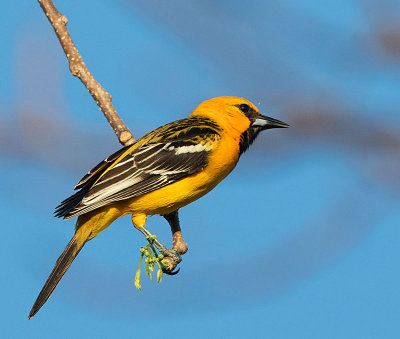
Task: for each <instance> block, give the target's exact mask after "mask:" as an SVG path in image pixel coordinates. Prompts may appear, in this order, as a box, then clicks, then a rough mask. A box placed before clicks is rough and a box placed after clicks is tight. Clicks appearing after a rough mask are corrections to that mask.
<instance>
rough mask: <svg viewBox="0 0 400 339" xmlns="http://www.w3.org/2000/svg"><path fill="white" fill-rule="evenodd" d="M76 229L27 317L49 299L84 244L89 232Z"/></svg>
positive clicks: (31, 315)
mask: <svg viewBox="0 0 400 339" xmlns="http://www.w3.org/2000/svg"><path fill="white" fill-rule="evenodd" d="M81 230H82V229H80V230H78V232H77V233H75V235H74V236H73V237H72V239H71V241H70V242H69V243H68V245H67V247H66V248H65V250H64V252H63V253H62V254H61V255H60V257H59V258H58V259H57V262H56V264H55V265H54V268H53V270H52V271H51V273H50V276H49V277H48V278H47V281H46V282H45V284H44V286H43V288H42V290H41V291H40V293H39V296H38V297H37V299H36V301H35V303H34V304H33V306H32V309H31V311H30V313H29V316H28V319H31V318H33V316H34V315H35V314H36V313H37V312H38V311H39V310H40V308H41V307H42V306H43V305H44V303H45V302H46V301H47V299H49V297H50V296H51V294H52V293H53V291H54V289H55V288H56V287H57V285H58V283H59V282H60V280H61V278H62V277H63V276H64V274H65V272H66V271H67V269H68V268H69V266H70V265H71V264H72V261H73V260H74V259H75V257H76V256H77V255H78V253H79V251H80V250H81V249H82V247H83V246H84V245H85V243H86V241H87V239H88V236H89V234H87V235H84V234H83V233H82V232H79V231H81Z"/></svg>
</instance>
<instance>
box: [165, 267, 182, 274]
mask: <svg viewBox="0 0 400 339" xmlns="http://www.w3.org/2000/svg"><path fill="white" fill-rule="evenodd" d="M180 270H181V269H180V268H178V269H177V270H175V268H174V269H173V270H172V271H170V270H167V269H166V268H163V269H162V271H163V273H164V274H166V275H177V274H178V273H179V271H180Z"/></svg>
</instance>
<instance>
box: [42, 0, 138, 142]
mask: <svg viewBox="0 0 400 339" xmlns="http://www.w3.org/2000/svg"><path fill="white" fill-rule="evenodd" d="M38 2H39V4H40V7H42V9H43V11H44V13H45V14H46V16H47V19H48V20H49V22H50V24H51V25H52V26H53V28H54V31H55V33H56V35H57V38H58V40H59V41H60V44H61V47H62V48H63V50H64V53H65V55H66V56H67V59H68V63H69V69H70V71H71V73H72V75H74V76H76V77H78V78H79V79H80V80H81V81H82V83H83V84H84V85H85V86H86V88H87V89H88V91H89V93H90V94H91V95H92V97H93V99H94V101H95V102H96V104H97V105H98V106H99V108H100V109H101V111H102V112H103V113H104V116H105V117H106V118H107V120H108V123H109V124H110V126H111V128H112V129H113V131H114V133H115V134H116V135H117V137H118V140H119V142H120V143H121V144H123V145H125V146H127V145H130V144H132V143H134V142H135V138H134V137H133V135H132V133H131V132H130V131H129V129H128V127H126V125H125V124H124V122H123V121H122V120H121V118H120V117H119V116H118V114H117V112H116V110H115V108H114V106H113V104H112V103H111V100H112V97H111V95H110V94H109V93H108V92H107V91H106V90H105V89H104V88H103V87H101V85H100V84H99V83H98V82H97V81H96V79H95V78H94V77H93V75H92V74H91V73H90V71H89V70H88V69H87V67H86V65H85V63H84V62H83V60H82V57H81V56H80V54H79V52H78V50H77V48H76V47H75V44H74V42H73V41H72V39H71V36H70V35H69V32H68V29H67V18H66V17H65V15H62V14H61V13H60V12H59V11H58V10H57V8H56V7H55V6H54V4H53V2H52V1H51V0H38Z"/></svg>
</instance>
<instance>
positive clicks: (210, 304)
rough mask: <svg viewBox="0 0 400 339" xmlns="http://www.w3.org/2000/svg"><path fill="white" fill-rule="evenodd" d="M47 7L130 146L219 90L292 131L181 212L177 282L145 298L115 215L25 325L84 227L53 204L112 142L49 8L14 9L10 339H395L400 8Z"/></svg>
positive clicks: (135, 244) (4, 315)
mask: <svg viewBox="0 0 400 339" xmlns="http://www.w3.org/2000/svg"><path fill="white" fill-rule="evenodd" d="M55 4H56V6H57V7H58V9H59V10H60V12H61V13H63V14H65V15H66V16H67V18H68V20H69V24H68V28H69V31H70V33H71V36H72V38H73V40H74V42H75V43H76V45H77V47H78V49H79V51H80V53H81V55H82V57H83V59H84V61H85V63H86V65H87V66H88V68H89V69H90V71H91V72H92V73H93V74H94V76H95V77H96V79H97V80H98V81H99V82H100V83H101V84H102V85H103V86H104V87H105V89H106V90H107V91H109V92H110V93H111V94H112V95H113V103H114V105H115V107H116V109H117V111H118V113H119V114H120V116H121V117H122V119H123V120H124V122H125V123H126V124H127V125H128V127H129V128H130V129H131V131H132V132H133V134H134V135H135V137H140V136H142V135H143V134H145V133H146V132H148V131H150V130H152V129H154V128H156V127H158V126H160V125H162V124H165V123H167V122H170V121H173V120H177V119H180V118H183V117H186V116H187V115H188V114H189V113H190V112H191V111H192V110H193V109H194V108H195V107H196V106H197V105H198V104H199V103H200V102H202V101H203V100H206V99H209V98H211V97H216V96H222V95H234V96H241V97H245V98H247V99H249V100H250V101H252V102H253V103H254V104H256V105H257V106H258V107H259V108H260V111H261V112H263V113H264V114H266V115H269V116H272V117H275V118H277V119H280V120H283V121H285V122H287V123H289V124H290V125H291V127H290V129H286V130H271V131H267V132H265V133H263V134H262V135H261V136H260V137H259V138H258V140H257V141H256V143H255V144H254V145H253V147H251V148H250V150H249V151H248V152H247V153H245V154H244V156H243V157H242V158H241V161H240V162H239V164H238V166H237V168H236V169H235V171H234V172H233V173H232V174H231V175H230V176H229V177H228V178H227V179H226V180H224V181H223V182H222V183H221V184H220V185H219V186H218V187H217V188H216V189H215V190H213V191H212V192H211V193H210V194H208V195H207V196H206V197H204V198H202V199H200V200H199V201H197V202H195V203H193V204H191V205H190V206H187V207H185V208H184V209H182V210H181V223H182V227H183V234H184V237H185V240H186V241H187V242H188V244H189V252H188V253H187V254H186V255H185V256H184V258H183V262H182V263H181V265H180V266H181V272H180V273H179V274H178V275H177V276H174V277H165V278H164V280H163V282H162V283H161V284H160V285H158V284H157V283H156V282H155V281H153V282H149V281H148V279H147V278H145V277H143V279H142V287H143V290H142V291H141V292H139V291H137V290H136V288H135V287H134V285H133V280H134V275H135V272H136V269H137V264H138V261H139V248H140V246H143V245H145V243H146V242H145V240H144V239H143V237H142V235H141V234H139V232H137V231H136V230H134V229H133V227H132V225H131V223H130V219H129V217H125V218H121V219H120V220H118V221H117V222H115V223H114V224H113V225H112V227H110V228H109V229H107V230H106V231H104V232H103V233H102V234H101V235H99V236H98V237H97V238H96V239H95V240H94V241H92V242H90V243H88V244H87V245H86V246H85V248H84V249H83V251H82V252H81V253H80V255H79V256H78V258H77V259H76V260H75V262H74V264H73V265H72V266H71V268H70V270H69V271H68V272H67V274H66V276H65V277H64V279H63V280H62V282H61V284H60V285H59V286H58V288H57V289H56V291H55V293H54V294H53V295H52V297H51V298H50V300H49V301H48V303H47V304H46V305H45V306H44V307H43V308H42V309H41V311H40V312H39V313H38V314H37V315H36V317H35V318H34V319H33V320H31V321H28V320H26V319H27V316H28V312H29V310H30V308H31V306H32V304H33V302H34V300H35V298H36V296H37V294H38V292H39V290H40V289H41V287H42V285H43V283H44V282H45V280H46V279H47V276H48V274H49V273H50V271H51V269H52V267H53V265H54V263H55V260H56V259H57V257H58V255H59V254H60V253H61V252H62V250H63V249H64V247H65V245H66V244H67V243H68V241H69V239H70V237H71V236H72V235H73V230H74V223H75V220H68V221H62V220H59V219H55V218H53V216H52V212H53V210H54V207H55V206H57V205H58V203H59V202H60V201H61V200H63V199H64V198H66V197H68V196H69V195H70V194H71V193H72V192H73V191H72V189H73V187H74V185H75V184H76V183H77V182H78V180H79V179H80V178H81V177H82V176H83V175H84V174H85V173H86V172H87V171H88V170H89V169H90V168H92V167H93V166H94V165H96V164H97V163H98V162H99V161H101V160H102V159H104V158H105V157H107V156H108V155H109V154H110V153H112V152H114V151H115V150H117V149H118V148H119V147H120V145H119V144H118V142H117V138H116V137H115V135H114V134H113V132H112V130H111V128H110V127H109V126H108V124H107V122H106V120H105V118H104V117H103V116H102V114H101V112H100V111H99V109H98V107H97V106H96V105H95V103H94V101H93V100H92V98H91V97H90V95H89V94H88V92H87V91H86V89H85V88H84V86H83V85H82V84H81V83H80V82H79V80H78V79H76V78H74V77H73V76H72V75H71V74H70V73H69V70H68V66H67V62H66V58H65V55H64V54H63V52H62V49H61V47H60V45H59V43H58V40H57V39H56V36H55V34H54V32H53V29H52V27H51V26H50V24H49V23H48V21H47V20H46V17H45V16H44V14H43V12H42V10H41V9H40V7H39V5H38V4H37V2H36V1H29V2H28V1H25V2H9V1H2V2H1V3H0V13H2V20H1V30H0V41H1V46H2V53H1V57H0V74H1V80H0V103H1V106H0V107H1V109H0V163H1V167H0V168H1V169H0V172H1V177H2V184H1V194H0V215H1V219H2V227H1V230H2V231H1V241H2V245H1V246H0V254H1V255H0V262H1V274H2V279H1V280H0V290H1V292H0V293H1V300H2V301H1V307H0V319H1V321H0V323H1V324H2V333H3V336H4V338H70V337H75V338H94V337H96V338H114V337H115V338H137V337H143V336H144V335H149V336H150V337H160V338H176V337H187V338H203V337H205V336H207V337H209V338H243V337H247V336H251V337H254V338H399V336H400V322H399V304H400V292H399V285H400V269H399V264H398V262H399V260H400V249H399V240H398V239H399V236H400V229H399V222H400V210H399V198H400V181H399V173H400V172H399V171H400V151H399V150H400V133H399V132H400V127H399V126H400V114H399V113H400V3H399V2H398V1H395V0H325V1H317V0H310V1H300V0H282V1H279V2H277V1H248V2H243V1H237V0H230V1H226V0H221V1H211V0H202V1H185V0H176V1H174V0H172V1H168V2H166V1H155V0H146V1H145V0H116V1H111V0H101V1H94V0H85V1H78V0H70V1H60V0H58V1H55ZM148 226H149V229H150V230H151V231H153V232H154V233H156V234H157V235H158V236H159V238H160V239H161V240H162V241H163V242H164V243H166V244H168V243H169V242H170V234H169V228H168V225H167V223H166V221H165V220H163V219H162V218H160V217H158V216H154V217H152V218H150V219H149V222H148Z"/></svg>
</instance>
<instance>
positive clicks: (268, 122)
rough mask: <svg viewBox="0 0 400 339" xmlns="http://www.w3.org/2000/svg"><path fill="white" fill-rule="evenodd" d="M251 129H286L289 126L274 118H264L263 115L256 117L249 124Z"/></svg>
mask: <svg viewBox="0 0 400 339" xmlns="http://www.w3.org/2000/svg"><path fill="white" fill-rule="evenodd" d="M251 126H252V127H260V128H261V129H270V128H287V127H289V125H288V124H287V123H286V122H283V121H279V120H277V119H274V118H270V117H266V116H264V115H261V114H260V115H258V116H257V117H256V120H254V122H253V123H252V124H251Z"/></svg>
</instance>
